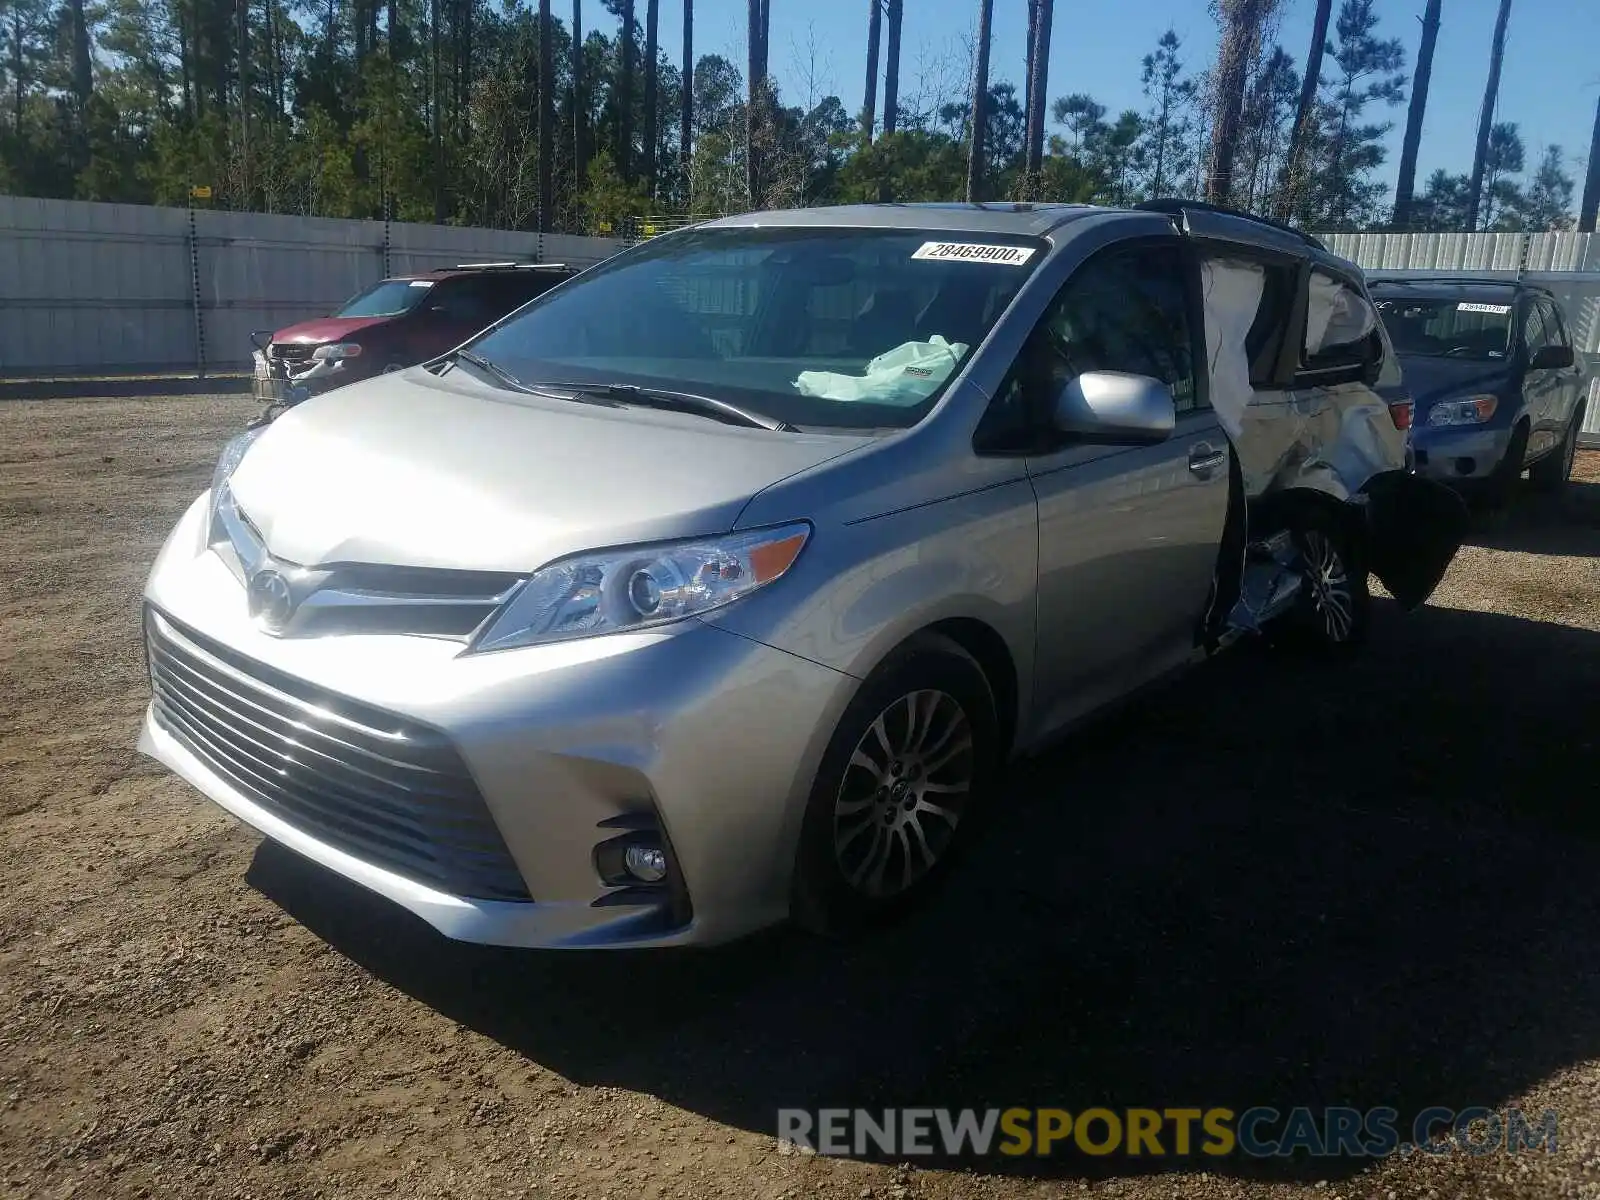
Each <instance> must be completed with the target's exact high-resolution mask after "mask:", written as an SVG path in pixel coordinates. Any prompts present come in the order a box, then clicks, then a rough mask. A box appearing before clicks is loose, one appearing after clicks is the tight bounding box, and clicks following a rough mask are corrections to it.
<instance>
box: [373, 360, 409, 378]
mask: <svg viewBox="0 0 1600 1200" xmlns="http://www.w3.org/2000/svg"><path fill="white" fill-rule="evenodd" d="M405 369H406V365H405V363H401V362H386V363H384V364H383V370H381V371H379V372H378V374H380V375H392V374H394V372H396V371H404V370H405Z"/></svg>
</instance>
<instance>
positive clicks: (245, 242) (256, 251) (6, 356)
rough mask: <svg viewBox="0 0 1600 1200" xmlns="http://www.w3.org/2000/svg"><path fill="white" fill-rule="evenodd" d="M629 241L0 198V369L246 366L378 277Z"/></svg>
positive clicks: (580, 252)
mask: <svg viewBox="0 0 1600 1200" xmlns="http://www.w3.org/2000/svg"><path fill="white" fill-rule="evenodd" d="M623 244H624V243H623V242H622V241H620V240H618V239H612V238H587V237H575V236H567V235H561V236H557V235H553V234H545V235H541V234H536V233H525V232H517V231H514V230H504V229H463V228H457V227H453V226H442V225H414V224H402V223H399V222H395V223H387V224H386V223H385V222H383V221H350V220H341V219H336V218H331V217H298V216H285V215H279V214H270V213H235V212H214V211H207V210H195V211H194V212H192V213H191V212H190V211H189V210H187V209H181V208H154V207H149V206H145V205H134V204H97V203H87V202H82V201H75V200H40V199H33V198H30V197H19V196H0V374H3V375H12V376H26V375H34V374H64V375H65V374H89V373H96V372H121V371H129V370H136V371H137V370H144V371H152V372H154V371H192V370H196V369H198V368H202V367H203V368H205V369H209V370H225V369H230V368H240V367H243V366H245V365H247V364H248V362H249V354H250V340H249V337H250V333H251V331H252V330H256V329H280V328H282V327H283V326H285V325H290V324H293V323H294V322H296V321H302V320H306V319H308V318H310V317H315V316H321V315H323V314H325V313H327V312H329V311H331V310H332V309H333V308H335V307H337V306H338V305H339V304H340V303H341V302H343V301H344V300H346V299H348V298H349V297H350V296H352V295H354V294H355V293H356V292H358V291H360V290H361V289H362V288H365V287H367V286H368V285H370V284H372V283H375V282H376V281H377V280H379V279H381V278H383V277H384V275H386V274H401V273H405V272H410V271H425V270H429V269H432V268H435V267H442V266H453V265H455V264H457V263H462V262H485V261H507V260H513V261H518V262H552V261H554V262H567V263H572V264H574V265H581V266H587V265H590V264H592V263H595V262H599V261H601V260H602V259H605V258H607V257H609V256H610V255H612V254H614V253H616V252H617V251H618V250H620V249H621V248H622V246H623Z"/></svg>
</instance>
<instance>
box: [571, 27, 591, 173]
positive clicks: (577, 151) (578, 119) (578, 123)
mask: <svg viewBox="0 0 1600 1200" xmlns="http://www.w3.org/2000/svg"><path fill="white" fill-rule="evenodd" d="M587 114H588V108H587V106H586V104H585V102H584V98H583V0H572V186H573V188H574V189H575V190H576V191H577V192H582V191H583V186H584V183H585V179H584V177H585V175H587V173H588V165H587V161H586V159H585V157H584V153H583V126H584V117H585V116H586V115H587Z"/></svg>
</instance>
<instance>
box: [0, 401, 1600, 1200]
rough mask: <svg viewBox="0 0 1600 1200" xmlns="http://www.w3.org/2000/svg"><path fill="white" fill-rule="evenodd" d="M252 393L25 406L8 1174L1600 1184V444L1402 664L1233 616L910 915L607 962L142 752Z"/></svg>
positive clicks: (1, 1143) (784, 1191)
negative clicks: (399, 908)
mask: <svg viewBox="0 0 1600 1200" xmlns="http://www.w3.org/2000/svg"><path fill="white" fill-rule="evenodd" d="M251 411H252V409H251V406H250V405H249V403H248V402H247V401H245V400H243V399H240V398H223V397H217V398H206V397H200V398H185V399H181V400H137V401H99V402H88V401H85V402H71V401H56V402H48V403H13V404H7V405H0V561H3V562H4V563H5V565H6V569H5V571H4V573H3V574H0V629H3V634H0V769H3V772H4V774H3V779H4V783H3V785H0V1197H4V1196H41V1197H64V1196H68V1195H77V1196H80V1197H96V1198H98V1197H124V1196H129V1197H167V1196H192V1197H210V1196H219V1197H221V1196H229V1197H232V1196H240V1197H244V1196H249V1197H255V1198H258V1200H261V1198H266V1197H296V1198H298V1197H314V1196H326V1197H334V1196H338V1197H367V1196H404V1197H408V1198H409V1197H418V1198H420V1197H444V1196H450V1197H463V1198H465V1197H496V1198H498V1197H510V1196H528V1197H569V1196H570V1197H604V1196H612V1197H644V1196H681V1197H711V1196H727V1197H740V1198H744V1197H762V1198H778V1197H796V1198H798V1197H811V1196H820V1197H851V1198H854V1197H868V1196H871V1197H880V1198H885V1197H892V1198H895V1200H909V1198H912V1197H917V1198H921V1197H927V1198H947V1197H995V1198H1000V1197H1007V1198H1010V1197H1046V1196H1061V1195H1078V1194H1081V1193H1084V1192H1090V1193H1093V1194H1103V1195H1109V1196H1124V1197H1156V1196H1161V1197H1167V1196H1197V1197H1211V1196H1229V1197H1236V1196H1273V1197H1278V1196H1288V1195H1291V1194H1295V1193H1299V1192H1302V1191H1303V1192H1305V1193H1306V1194H1308V1195H1315V1196H1318V1197H1326V1196H1330V1195H1333V1196H1363V1197H1368V1196H1370V1197H1379V1198H1383V1197H1402V1196H1438V1197H1453V1196H1473V1197H1480V1196H1481V1197H1489V1196H1492V1197H1536V1196H1537V1197H1545V1196H1582V1197H1600V945H1597V941H1596V938H1595V936H1594V930H1595V928H1596V926H1597V919H1600V869H1597V868H1600V821H1597V819H1596V816H1595V801H1596V788H1595V785H1594V781H1593V778H1592V773H1593V772H1594V771H1595V769H1596V766H1595V764H1596V749H1597V747H1596V734H1597V730H1600V707H1597V705H1596V704H1595V701H1594V697H1595V695H1596V694H1597V689H1600V454H1586V455H1584V456H1583V457H1582V458H1581V459H1580V464H1579V473H1580V475H1581V476H1582V477H1583V478H1584V479H1585V480H1586V481H1587V482H1585V483H1582V484H1578V485H1575V486H1574V487H1573V489H1572V495H1571V496H1570V497H1569V498H1568V500H1567V501H1566V502H1565V503H1564V504H1554V505H1552V504H1549V503H1544V504H1538V503H1534V502H1533V501H1532V499H1531V498H1529V499H1526V500H1525V502H1524V503H1522V504H1521V505H1520V506H1519V507H1518V509H1517V510H1516V511H1515V512H1514V513H1513V514H1512V515H1511V516H1510V517H1509V518H1508V519H1506V520H1504V521H1502V522H1499V523H1496V524H1492V525H1485V526H1483V527H1481V528H1480V529H1478V530H1477V532H1476V533H1475V535H1474V537H1473V544H1472V545H1469V546H1468V547H1466V548H1464V549H1463V551H1462V553H1461V555H1460V556H1459V558H1458V559H1457V561H1456V563H1455V565H1454V567H1453V568H1452V570H1451V572H1450V575H1449V577H1448V578H1447V580H1446V582H1445V583H1444V585H1443V586H1442V587H1441V588H1440V590H1439V593H1438V595H1437V596H1436V597H1435V599H1434V601H1433V602H1432V603H1431V604H1430V605H1429V606H1428V607H1427V608H1426V609H1424V610H1423V611H1421V612H1419V613H1417V614H1413V615H1411V616H1409V617H1402V616H1401V615H1400V614H1399V613H1398V612H1397V611H1395V610H1394V608H1393V606H1392V604H1389V603H1387V602H1380V612H1379V614H1378V620H1377V622H1376V628H1375V631H1374V645H1373V646H1372V648H1371V651H1370V653H1369V654H1367V655H1366V656H1365V658H1364V659H1363V660H1362V661H1360V662H1359V663H1357V664H1355V665H1353V666H1351V667H1347V668H1338V669H1331V668H1312V667H1310V666H1305V665H1300V666H1296V665H1292V664H1289V663H1286V662H1283V661H1278V660H1275V659H1273V658H1272V657H1270V656H1268V655H1266V654H1263V653H1259V652H1250V651H1246V652H1241V653H1239V654H1235V655H1230V656H1228V657H1227V658H1226V659H1224V660H1223V661H1221V662H1219V663H1216V664H1213V665H1212V666H1210V667H1208V668H1206V669H1205V670H1202V671H1198V672H1195V673H1193V674H1191V675H1189V676H1188V677H1186V678H1184V679H1182V680H1181V681H1179V682H1177V683H1175V684H1174V685H1173V686H1171V687H1169V688H1165V689H1163V690H1162V691H1161V692H1159V693H1158V694H1156V695H1154V696H1152V697H1150V698H1148V699H1146V700H1143V701H1141V702H1140V703H1138V704H1137V705H1135V706H1133V707H1131V708H1129V709H1128V710H1126V711H1125V712H1123V713H1122V714H1121V715H1119V716H1117V717H1114V718H1111V719H1108V720H1107V721H1104V722H1102V723H1100V724H1099V725H1098V726H1096V728H1095V729H1094V731H1093V732H1092V733H1090V734H1086V735H1084V736H1081V737H1078V738H1075V739H1072V740H1071V741H1069V742H1068V743H1067V744H1065V745H1064V746H1062V747H1061V748H1060V749H1059V750H1058V751H1056V752H1054V753H1052V754H1051V755H1050V756H1048V757H1047V758H1043V759H1040V760H1037V761H1034V762H1031V763H1028V764H1025V765H1024V766H1022V767H1020V768H1018V769H1017V770H1016V771H1015V772H1014V774H1013V777H1012V779H1011V781H1010V786H1009V789H1008V790H1009V793H1010V795H1009V803H1008V804H1007V805H1006V806H1005V807H1004V810H1003V811H1002V812H1000V813H999V814H998V817H997V819H996V821H995V822H994V825H993V828H992V829H991V831H990V832H989V834H988V836H987V837H986V838H985V839H984V841H983V842H982V843H981V845H979V846H978V847H977V848H976V852H975V853H974V854H973V855H972V857H971V859H970V860H969V862H968V863H967V864H965V867H964V869H963V871H962V872H961V873H960V874H959V875H958V876H956V877H955V878H954V879H952V880H951V883H950V886H948V887H947V888H946V889H944V890H943V892H942V893H941V894H940V895H939V896H938V897H936V898H935V900H934V902H933V903H932V904H930V905H929V906H927V907H926V908H925V909H924V910H922V911H921V912H919V913H918V914H917V915H916V916H914V917H913V918H912V919H910V920H908V921H906V922H904V923H902V924H900V925H898V926H897V927H895V928H892V929H887V930H883V931H880V932H878V933H876V934H874V935H873V936H871V937H870V938H868V939H866V940H863V941H861V942H859V943H854V944H851V945H847V946H829V945H822V944H818V943H816V942H813V941H810V940H808V939H806V938H804V937H802V936H800V935H797V934H793V933H788V932H778V933H775V934H773V935H770V936H766V937H762V938H758V939H755V940H753V941H751V942H749V943H746V944H742V945H739V946H735V947H730V948H727V949H725V950H721V951H717V952H714V953H702V954H663V955H649V956H627V957H617V956H609V957H608V956H598V957H587V956H583V957H573V956H559V955H558V956H551V955H537V954H518V953H509V952H501V951H493V950H484V949H477V948H472V947H466V946H458V945H453V944H449V943H446V942H443V941H442V940H440V939H439V938H437V937H435V936H434V935H433V934H431V933H430V932H429V931H428V930H426V929H425V928H423V927H422V926H420V925H419V924H418V923H416V922H414V921H413V920H411V919H410V918H409V917H407V916H405V915H404V914H401V913H398V912H396V911H395V910H392V909H389V908H386V907H385V906H383V905H382V904H381V903H378V902H375V901H373V900H371V899H370V898H368V897H367V896H366V895H364V894H362V893H359V892H357V891H355V890H354V889H352V888H350V887H348V886H346V885H344V884H343V883H341V882H340V881H338V880H337V879H334V878H332V877H329V876H327V875H325V874H322V873H320V872H318V871H317V870H316V869H314V868H311V867H308V866H306V865H304V864H302V863H301V862H299V861H298V860H296V859H294V858H293V857H292V856H289V855H287V854H285V853H283V852H281V851H275V850H274V849H273V848H271V847H269V846H263V845H262V844H261V843H260V840H259V839H258V838H256V837H255V836H253V835H251V834H250V833H248V832H246V831H245V830H244V829H242V828H241V827H240V826H239V825H237V824H236V823H235V822H233V821H232V820H231V819H229V818H227V817H225V816H224V815H223V814H222V813H221V812H220V811H219V810H218V809H216V808H214V807H213V806H212V805H210V804H209V803H207V802H205V801H203V800H202V799H201V798H200V797H199V796H198V795H197V794H196V793H194V792H193V791H191V790H190V789H189V788H187V787H186V786H185V785H183V784H181V783H179V782H177V781H176V780H174V779H172V778H171V777H169V776H168V775H166V774H165V773H164V772H163V771H161V770H160V769H158V768H157V767H156V766H154V765H153V764H151V763H149V762H147V761H145V760H143V759H142V758H140V757H139V756H138V755H137V754H135V752H134V751H133V749H132V745H133V741H134V737H135V731H136V727H137V723H138V720H139V716H140V712H141V709H142V707H143V705H144V702H145V698H146V693H145V681H144V673H143V667H142V664H141V661H140V652H139V643H138V637H137V632H136V630H137V598H138V593H139V587H140V584H141V581H142V577H143V574H144V571H145V569H146V566H147V564H148V563H149V561H150V560H151V558H152V556H153V554H154V552H155V549H156V547H157V545H158V543H159V541H160V539H161V538H162V536H163V535H164V533H165V532H166V530H167V529H168V528H169V526H170V525H171V523H172V522H173V520H174V519H175V518H176V517H177V515H178V513H179V512H180V510H181V509H182V507H183V506H184V505H185V504H186V503H187V502H188V500H189V499H190V498H191V497H192V496H193V495H194V494H195V493H196V492H197V491H199V490H200V489H201V488H203V487H204V486H205V482H206V478H207V475H208V473H209V471H210V467H211V463H212V462H213V460H214V458H215V455H216V452H217V449H218V447H219V445H220V443H221V441H222V439H223V438H224V437H225V436H226V435H227V434H228V433H230V432H232V431H233V430H235V429H237V428H238V427H239V426H240V425H241V424H242V423H243V421H244V419H245V418H246V417H247V416H248V415H249V414H250V412H251ZM1513 1102H1520V1103H1521V1104H1522V1105H1523V1106H1524V1107H1525V1108H1526V1109H1528V1110H1529V1111H1530V1112H1532V1113H1538V1112H1539V1111H1541V1110H1542V1109H1545V1108H1554V1109H1555V1110H1556V1111H1557V1112H1558V1113H1559V1117H1560V1121H1561V1133H1560V1149H1559V1151H1558V1152H1557V1153H1556V1154H1554V1155H1549V1156H1546V1155H1533V1154H1522V1155H1517V1156H1514V1157H1512V1156H1505V1155H1499V1154H1496V1155H1487V1156H1481V1157H1473V1156H1468V1155H1464V1154H1453V1155H1448V1156H1444V1157H1437V1158H1436V1157H1432V1156H1425V1155H1420V1154H1413V1155H1406V1156H1395V1157H1393V1158H1390V1159H1387V1160H1384V1161H1382V1162H1380V1163H1377V1164H1376V1165H1365V1164H1363V1163H1360V1162H1355V1161H1348V1160H1345V1161H1339V1160H1323V1161H1322V1162H1321V1163H1320V1164H1319V1163H1316V1162H1312V1163H1305V1162H1300V1163H1291V1162H1257V1163H1249V1162H1242V1161H1241V1162H1235V1161H1233V1160H1231V1159H1230V1160H1226V1161H1218V1162H1213V1163H1210V1164H1208V1168H1209V1173H1208V1174H1202V1173H1199V1172H1198V1171H1197V1170H1194V1169H1193V1167H1194V1164H1193V1163H1190V1164H1187V1165H1185V1164H1181V1163H1174V1164H1170V1165H1165V1166H1164V1165H1163V1164H1161V1163H1160V1162H1159V1161H1151V1160H1142V1161H1141V1160H1126V1159H1124V1160H1099V1159H1095V1160H1091V1159H1087V1158H1083V1157H1070V1158H1060V1159H1055V1160H1049V1161H1046V1162H1044V1163H1042V1164H1041V1163H1034V1164H1032V1165H1029V1166H1019V1165H1018V1164H1014V1163H1005V1164H998V1163H994V1162H984V1163H981V1164H976V1165H973V1166H969V1167H966V1168H960V1169H955V1168H952V1169H926V1168H924V1167H920V1166H919V1167H917V1168H916V1169H910V1168H906V1167H900V1166H896V1165H895V1164H893V1163H878V1162H869V1161H841V1160H832V1159H824V1158H819V1157H815V1156H807V1155H796V1154H783V1153H779V1152H778V1149H777V1147H776V1145H775V1143H774V1141H773V1138H772V1132H773V1130H774V1128H775V1121H776V1116H775V1113H776V1110H777V1109H778V1108H779V1107H782V1106H791V1105H799V1106H820V1105H851V1104H860V1105H871V1106H874V1107H878V1106H888V1105H904V1104H917V1103H921V1104H932V1105H950V1106H964V1105H970V1106H982V1105H989V1104H996V1105H1009V1104H1043V1105H1059V1106H1062V1107H1065V1108H1068V1109H1072V1110H1081V1109H1082V1108H1084V1107H1086V1106H1088V1105H1091V1104H1096V1103H1105V1104H1110V1105H1112V1106H1115V1107H1122V1106H1128V1105H1152V1106H1156V1107H1162V1106H1171V1105H1181V1104H1192V1105H1200V1106H1213V1105H1227V1106H1231V1107H1234V1108H1236V1109H1242V1108H1245V1107H1249V1106H1251V1105H1255V1104H1275V1105H1278V1106H1279V1107H1282V1108H1288V1107H1292V1106H1294V1105H1307V1106H1313V1107H1321V1106H1324V1105H1332V1104H1353V1105H1356V1106H1358V1107H1362V1108H1366V1107H1370V1106H1374V1105H1392V1106H1394V1107H1396V1108H1399V1109H1401V1110H1402V1111H1406V1112H1413V1111H1415V1110H1417V1109H1419V1108H1421V1107H1423V1106H1424V1105H1428V1104H1439V1105H1444V1106H1447V1107H1450V1108H1455V1109H1460V1108H1464V1107H1467V1106H1469V1105H1474V1104H1482V1105H1487V1106H1491V1107H1496V1108H1499V1107H1503V1106H1505V1105H1507V1104H1509V1103H1513ZM1029 1171H1031V1172H1033V1174H1028V1173H1027V1172H1029Z"/></svg>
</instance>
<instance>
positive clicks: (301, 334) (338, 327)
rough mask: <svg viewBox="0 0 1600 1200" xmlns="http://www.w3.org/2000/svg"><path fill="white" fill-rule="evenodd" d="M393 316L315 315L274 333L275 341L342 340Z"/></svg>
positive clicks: (320, 342) (391, 318)
mask: <svg viewBox="0 0 1600 1200" xmlns="http://www.w3.org/2000/svg"><path fill="white" fill-rule="evenodd" d="M393 319H394V318H393V317H313V318H312V319H311V320H309V321H301V322H300V323H299V324H298V325H290V326H289V327H288V328H286V329H280V330H278V331H277V332H276V333H274V334H273V335H272V340H273V341H274V342H311V343H315V344H317V345H321V344H322V343H323V342H342V341H343V340H344V339H345V338H347V337H349V336H350V335H351V334H352V333H359V332H360V331H361V330H363V329H367V328H370V327H371V326H373V325H382V324H383V323H384V322H385V321H391V320H393Z"/></svg>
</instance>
